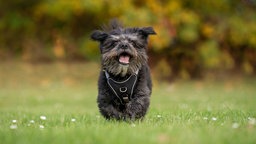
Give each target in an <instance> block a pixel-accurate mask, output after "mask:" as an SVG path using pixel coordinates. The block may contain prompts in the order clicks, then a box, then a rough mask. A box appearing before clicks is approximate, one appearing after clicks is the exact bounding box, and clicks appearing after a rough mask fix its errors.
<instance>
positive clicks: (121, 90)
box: [104, 71, 139, 104]
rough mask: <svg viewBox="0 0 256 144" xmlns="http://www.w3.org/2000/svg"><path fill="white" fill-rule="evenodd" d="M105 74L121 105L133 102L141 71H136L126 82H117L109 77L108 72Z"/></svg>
mask: <svg viewBox="0 0 256 144" xmlns="http://www.w3.org/2000/svg"><path fill="white" fill-rule="evenodd" d="M104 72H105V75H106V78H107V82H108V86H109V87H110V89H111V90H112V91H113V93H115V95H116V96H117V98H118V99H119V100H120V102H121V104H124V103H128V102H129V101H130V100H131V97H132V94H133V90H134V86H135V84H136V82H137V79H138V76H137V75H138V72H139V71H136V73H135V74H133V75H131V76H130V77H128V78H127V79H126V80H124V81H115V80H114V79H112V78H111V77H110V76H109V73H108V72H107V71H104Z"/></svg>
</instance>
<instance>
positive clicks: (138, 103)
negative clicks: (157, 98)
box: [126, 96, 149, 121]
mask: <svg viewBox="0 0 256 144" xmlns="http://www.w3.org/2000/svg"><path fill="white" fill-rule="evenodd" d="M148 107H149V97H147V96H143V97H138V98H134V99H132V100H131V101H130V102H129V103H128V104H127V108H126V113H127V116H126V119H127V118H128V119H129V120H132V121H134V120H136V119H142V118H143V117H144V116H145V114H146V112H147V109H148Z"/></svg>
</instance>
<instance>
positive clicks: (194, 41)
mask: <svg viewBox="0 0 256 144" xmlns="http://www.w3.org/2000/svg"><path fill="white" fill-rule="evenodd" d="M112 18H118V19H120V20H121V21H122V22H123V24H124V25H125V26H128V27H132V26H152V27H154V29H155V31H156V32H157V35H156V36H151V37H150V44H149V55H150V59H149V62H150V66H151V68H152V73H153V75H154V77H155V78H156V79H158V80H166V81H172V80H175V79H186V80H191V79H203V78H210V79H212V78H222V77H226V76H242V77H244V76H246V77H255V76H256V0H216V1H214V0H193V1H191V0H125V1H120V0H9V1H6V0H0V33H1V34H0V60H1V63H2V64H0V66H1V65H2V66H1V67H2V68H1V71H2V72H4V71H6V69H8V67H10V66H12V65H9V63H8V62H10V61H12V62H13V61H16V62H17V61H19V62H20V61H22V62H26V63H33V64H43V65H47V64H52V63H55V62H64V63H69V64H73V63H80V62H82V64H81V63H80V66H79V67H78V68H75V71H78V72H79V68H80V67H84V68H85V69H86V67H87V68H88V66H89V68H92V67H94V68H96V69H98V67H99V65H95V64H92V63H99V62H100V53H99V49H98V43H96V42H93V41H91V40H90V33H91V32H92V31H93V30H95V29H100V28H101V26H102V25H103V24H108V22H109V20H110V19H112ZM3 63H5V64H3ZM6 63H7V64H6ZM54 67H56V66H54ZM57 67H58V66H57ZM16 68H17V67H16ZM69 68H70V67H68V68H62V67H61V66H60V69H58V71H59V72H62V73H63V71H64V72H65V70H66V71H67V70H68V69H69ZM30 69H32V68H31V67H29V68H27V67H26V66H25V68H21V69H19V68H17V71H19V70H25V71H28V77H29V71H30ZM49 69H51V67H50V68H49ZM63 69H64V70H63ZM13 70H14V71H15V69H13ZM39 71H40V68H38V72H39ZM36 72H37V71H33V72H31V73H33V74H36ZM49 72H50V71H49ZM46 73H47V71H46ZM89 76H90V74H89ZM1 77H2V80H5V79H4V78H3V77H4V75H2V76H1ZM77 79H80V78H79V77H78V78H77ZM6 81H8V80H7V79H6ZM64 81H67V82H68V83H72V81H71V80H69V79H64ZM70 81H71V82H70ZM42 83H46V84H47V80H46V81H43V82H42Z"/></svg>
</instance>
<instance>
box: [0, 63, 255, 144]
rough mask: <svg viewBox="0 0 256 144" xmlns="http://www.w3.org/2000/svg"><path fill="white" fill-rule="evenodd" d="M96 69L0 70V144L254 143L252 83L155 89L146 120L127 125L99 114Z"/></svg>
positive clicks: (192, 84) (29, 67) (241, 81)
mask: <svg viewBox="0 0 256 144" xmlns="http://www.w3.org/2000/svg"><path fill="white" fill-rule="evenodd" d="M97 67H98V65H96V64H93V63H90V64H83V63H80V64H79V63H78V64H62V63H55V64H48V65H31V64H23V63H12V62H11V63H2V64H0V78H1V80H0V143H1V144H10V143H20V144H23V143H24V144H28V143H37V144H40V143H42V144H45V143H54V144H65V143H67V144H70V143H72V144H75V143H78V144H80V143H85V144H93V143H95V144H100V143H104V144H115V143H122V144H125V143H127V144H130V143H141V144H143V143H145V144H169V143H174V144H184V143H189V144H200V143H202V144H205V143H207V144H211V143H212V144H216V143H218V144H221V143H223V144H226V143H232V144H234V143H238V144H241V143H246V144H250V143H251V144H254V143H256V137H255V136H256V124H255V119H253V118H256V89H255V88H256V80H255V79H250V80H248V79H239V78H236V79H235V80H233V79H232V80H231V79H226V80H221V81H190V82H175V83H172V84H166V83H159V82H157V81H155V82H154V84H155V85H154V91H153V94H152V97H151V105H150V109H149V111H148V114H147V115H146V117H145V119H144V120H143V121H141V122H139V121H137V122H134V123H127V122H116V121H107V120H105V119H104V118H102V117H101V115H100V114H99V112H98V109H97V105H96V95H97V87H96V85H97V75H98V68H97ZM40 116H46V120H42V119H40ZM72 119H75V121H72ZM13 120H17V122H16V123H14V122H13ZM31 120H34V123H31ZM13 125H16V126H17V128H16V129H12V128H11V126H13ZM40 126H41V127H42V126H44V128H40Z"/></svg>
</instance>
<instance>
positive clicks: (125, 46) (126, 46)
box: [120, 43, 128, 49]
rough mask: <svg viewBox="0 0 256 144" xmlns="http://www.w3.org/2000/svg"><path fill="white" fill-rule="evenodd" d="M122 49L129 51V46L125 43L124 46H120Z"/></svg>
mask: <svg viewBox="0 0 256 144" xmlns="http://www.w3.org/2000/svg"><path fill="white" fill-rule="evenodd" d="M120 48H122V49H127V48H128V44H125V43H123V44H121V45H120Z"/></svg>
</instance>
